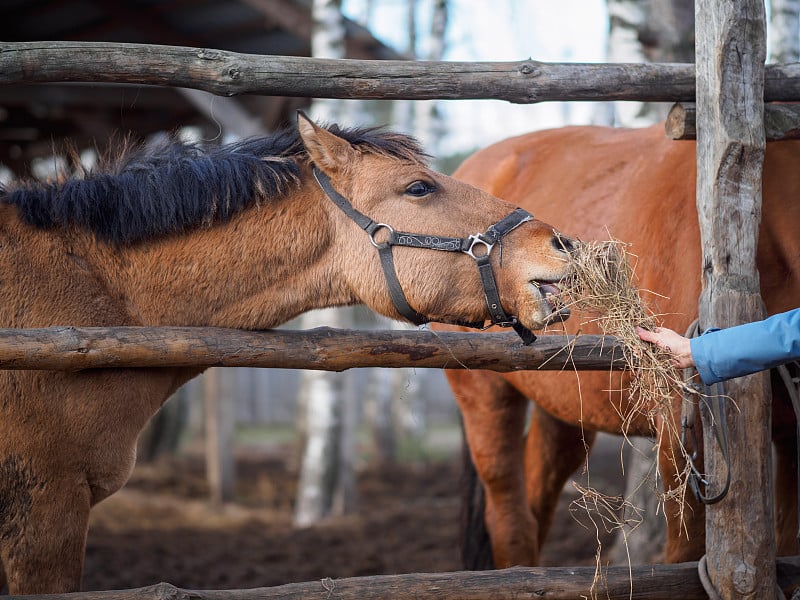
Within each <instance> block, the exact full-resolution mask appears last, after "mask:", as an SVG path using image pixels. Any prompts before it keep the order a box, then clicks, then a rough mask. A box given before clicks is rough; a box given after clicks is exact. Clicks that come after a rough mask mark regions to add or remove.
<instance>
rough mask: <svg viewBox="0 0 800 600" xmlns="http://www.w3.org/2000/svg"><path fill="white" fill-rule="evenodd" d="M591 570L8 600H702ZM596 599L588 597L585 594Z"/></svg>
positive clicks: (796, 562) (784, 576)
mask: <svg viewBox="0 0 800 600" xmlns="http://www.w3.org/2000/svg"><path fill="white" fill-rule="evenodd" d="M596 575H598V573H597V572H596V570H595V568H594V567H546V568H544V567H514V568H511V569H503V570H497V571H477V572H476V571H461V572H455V573H413V574H408V575H374V576H370V577H348V578H344V579H322V580H319V581H312V582H307V583H290V584H286V585H280V586H276V587H271V588H253V589H248V590H183V589H180V588H177V587H175V586H173V585H170V584H168V583H159V584H157V585H151V586H148V587H143V588H138V589H134V590H112V591H107V592H82V593H76V594H56V595H49V596H45V595H36V596H10V597H8V598H9V600H23V599H24V600H77V599H78V598H80V599H82V600H166V599H168V598H170V599H171V598H193V599H195V600H256V599H258V600H323V599H326V598H337V599H338V600H378V599H380V600H385V599H387V598H390V599H392V600H412V599H413V600H456V599H458V600H483V599H484V598H493V599H494V600H519V599H521V598H531V599H532V598H549V599H550V600H575V598H590V597H592V598H593V597H597V598H603V599H605V600H707V598H708V595H707V594H706V592H705V591H704V590H703V586H702V585H701V583H700V578H699V576H698V574H697V563H696V562H688V563H680V564H674V565H641V566H634V567H632V568H631V569H630V570H629V569H628V567H625V566H618V567H609V568H606V569H602V571H601V572H600V573H599V575H600V577H599V578H597V579H596V580H595V576H596ZM777 575H778V585H779V586H780V588H781V589H783V591H784V592H785V593H786V594H787V598H788V597H789V596H790V595H791V593H792V590H794V589H795V588H796V587H797V586H798V585H800V557H796V556H794V557H785V558H779V559H778V564H777ZM592 591H593V592H594V594H595V595H592V593H591V592H592Z"/></svg>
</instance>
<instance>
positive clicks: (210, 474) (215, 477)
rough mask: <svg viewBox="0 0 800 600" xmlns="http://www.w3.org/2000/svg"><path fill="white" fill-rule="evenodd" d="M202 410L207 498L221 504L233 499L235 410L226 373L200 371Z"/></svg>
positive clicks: (214, 370) (220, 371)
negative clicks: (208, 490) (202, 385)
mask: <svg viewBox="0 0 800 600" xmlns="http://www.w3.org/2000/svg"><path fill="white" fill-rule="evenodd" d="M203 383H204V397H205V413H206V427H205V429H206V478H207V479H208V486H209V488H210V493H211V502H212V503H213V504H216V505H221V504H222V503H224V502H228V501H230V500H232V499H233V490H234V482H235V480H236V475H235V473H234V465H235V463H234V458H233V435H234V430H235V422H236V411H235V410H234V407H233V395H232V393H231V385H230V374H226V373H223V372H222V369H219V368H216V369H209V370H208V371H206V372H205V374H204V375H203Z"/></svg>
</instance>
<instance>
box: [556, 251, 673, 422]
mask: <svg viewBox="0 0 800 600" xmlns="http://www.w3.org/2000/svg"><path fill="white" fill-rule="evenodd" d="M636 262H637V257H636V256H635V255H633V254H631V253H630V252H628V250H627V245H626V244H624V243H623V242H620V241H618V240H609V241H600V242H581V243H580V244H578V245H577V248H576V250H575V251H574V252H572V253H570V263H571V264H570V267H571V268H570V270H569V275H567V277H566V278H565V279H564V281H563V282H562V285H561V288H562V293H561V296H560V297H558V298H555V299H554V300H555V301H556V302H561V303H563V305H564V307H566V308H569V309H570V311H571V312H572V313H580V314H581V316H585V317H586V318H587V319H588V321H587V322H588V323H594V324H595V325H596V326H597V327H598V328H599V329H600V331H601V333H603V334H604V335H609V336H614V337H615V338H616V339H617V340H618V342H619V344H620V346H621V348H622V352H623V358H624V360H625V364H626V366H627V370H628V371H629V372H630V375H631V377H630V383H629V387H628V389H627V395H628V396H629V399H630V400H631V404H630V406H632V407H633V410H632V412H631V414H629V415H624V417H626V421H628V420H629V419H630V418H632V417H634V416H635V415H636V414H637V413H639V414H644V415H646V416H647V417H648V419H650V422H651V423H652V424H653V425H654V426H655V425H656V420H657V416H659V414H660V415H661V416H663V417H667V416H668V415H669V414H671V412H670V411H671V406H672V403H673V401H674V399H675V397H676V395H677V394H678V393H680V392H681V391H682V390H684V389H685V384H684V382H683V377H682V375H681V373H680V372H679V371H678V369H676V368H675V367H674V366H673V365H672V363H671V362H670V357H669V355H668V354H667V353H666V352H664V351H662V350H660V349H659V348H658V347H656V346H655V345H653V344H645V343H643V342H642V341H641V340H640V339H639V335H638V334H637V333H636V328H637V327H643V328H644V329H651V330H652V329H653V328H654V327H656V314H655V313H654V312H653V311H652V310H651V308H650V307H649V306H648V305H647V303H646V302H645V301H644V300H643V298H642V294H641V292H640V290H639V288H638V286H637V285H636V274H635V265H636ZM670 421H671V419H670Z"/></svg>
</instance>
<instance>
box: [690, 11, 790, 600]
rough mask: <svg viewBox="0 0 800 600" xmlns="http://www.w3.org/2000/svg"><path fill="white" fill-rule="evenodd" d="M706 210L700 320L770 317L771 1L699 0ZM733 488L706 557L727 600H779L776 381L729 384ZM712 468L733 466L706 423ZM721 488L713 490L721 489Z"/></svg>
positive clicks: (702, 213) (716, 477)
mask: <svg viewBox="0 0 800 600" xmlns="http://www.w3.org/2000/svg"><path fill="white" fill-rule="evenodd" d="M695 11H696V54H697V209H698V215H699V218H700V232H701V239H702V244H703V264H702V273H703V292H702V294H701V298H700V314H699V316H700V325H701V327H703V328H709V327H728V326H731V325H736V324H739V323H743V322H747V321H752V320H755V319H759V318H762V317H763V316H764V308H763V303H762V301H761V297H760V292H759V278H758V271H757V270H756V264H755V251H756V242H757V239H758V226H759V223H760V220H761V168H762V163H763V158H764V151H765V141H764V125H763V111H764V102H763V98H764V61H765V58H766V17H765V9H764V2H763V0H727V1H725V2H719V1H718V0H697V1H696V3H695ZM725 393H726V394H727V395H729V396H730V397H731V398H733V399H734V401H735V403H736V405H737V406H738V409H737V406H734V404H733V403H731V402H729V403H728V406H729V411H728V418H727V424H728V428H729V437H730V469H731V474H732V482H731V488H730V492H729V494H728V495H727V497H726V498H725V499H724V500H722V501H721V502H720V503H719V504H715V505H712V506H710V507H708V510H707V513H706V557H707V564H708V572H709V575H710V577H711V581H712V583H713V585H714V587H715V588H716V590H717V591H718V593H719V594H720V596H721V597H722V598H752V599H756V598H759V599H763V598H775V586H776V584H775V541H774V538H775V534H774V526H773V514H774V504H773V492H772V490H773V486H772V474H771V464H772V460H771V454H770V451H771V442H770V425H771V423H770V421H771V407H770V403H769V401H768V398H769V378H768V376H767V374H765V373H760V374H757V375H754V376H751V377H746V378H741V379H735V380H732V381H730V382H727V383H726V385H725ZM704 443H705V448H706V472H707V473H709V474H710V475H711V477H712V480H713V481H714V482H716V483H721V482H723V481H724V478H725V472H726V468H728V467H727V466H726V465H725V463H724V460H723V457H722V455H721V453H720V452H719V449H718V447H717V442H716V440H715V438H714V435H713V433H712V432H711V431H710V428H709V427H706V428H705V432H704ZM715 491H716V490H715V489H714V487H713V486H712V489H711V490H710V492H711V493H713V492H715Z"/></svg>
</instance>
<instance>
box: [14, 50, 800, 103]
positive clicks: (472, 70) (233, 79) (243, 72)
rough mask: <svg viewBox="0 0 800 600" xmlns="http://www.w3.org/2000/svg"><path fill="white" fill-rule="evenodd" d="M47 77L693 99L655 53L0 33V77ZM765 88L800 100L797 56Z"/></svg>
mask: <svg viewBox="0 0 800 600" xmlns="http://www.w3.org/2000/svg"><path fill="white" fill-rule="evenodd" d="M48 82H49V83H53V82H85V83H98V82H103V83H114V84H120V83H127V84H146V85H158V86H173V87H186V88H194V89H198V90H205V91H207V92H211V93H212V94H217V95H221V96H234V95H237V94H264V95H273V96H303V97H314V98H361V99H370V98H378V99H385V100H400V99H402V100H425V99H444V100H446V99H478V98H483V99H498V100H507V101H509V102H513V103H518V104H531V103H535V102H543V101H553V100H638V101H653V102H656V101H662V102H679V101H687V102H693V101H694V97H695V67H694V65H692V64H664V63H650V64H644V63H635V64H634V63H617V64H613V63H610V64H601V63H591V64H589V63H543V62H538V61H535V60H523V61H518V62H441V61H399V60H393V61H379V60H352V59H346V60H334V59H321V58H306V57H293V56H267V55H258V54H241V53H236V52H228V51H224V50H213V49H208V48H187V47H181V46H158V45H149V44H115V43H109V42H3V43H0V85H9V84H28V83H48ZM764 98H765V100H767V101H791V100H800V63H792V64H787V65H768V66H767V68H766V81H765V91H764Z"/></svg>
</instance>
